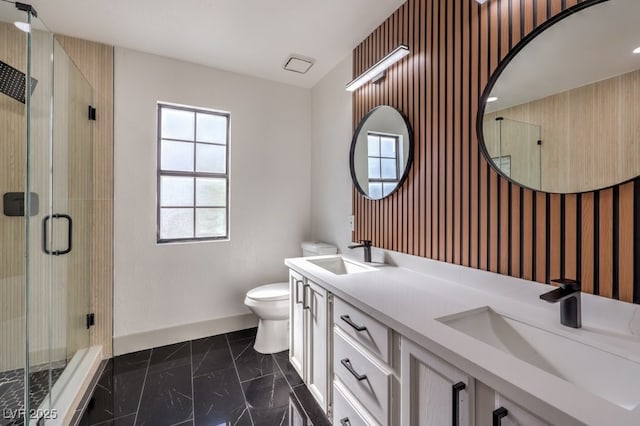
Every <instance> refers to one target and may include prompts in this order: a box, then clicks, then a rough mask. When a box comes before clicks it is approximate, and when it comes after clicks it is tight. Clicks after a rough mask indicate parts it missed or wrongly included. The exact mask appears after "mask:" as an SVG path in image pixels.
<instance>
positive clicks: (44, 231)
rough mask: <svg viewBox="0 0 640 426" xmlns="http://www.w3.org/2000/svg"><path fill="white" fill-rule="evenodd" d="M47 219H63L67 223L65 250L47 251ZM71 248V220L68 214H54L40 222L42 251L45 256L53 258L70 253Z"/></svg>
mask: <svg viewBox="0 0 640 426" xmlns="http://www.w3.org/2000/svg"><path fill="white" fill-rule="evenodd" d="M49 219H65V220H66V221H67V223H68V226H67V248H66V249H64V250H49V232H48V231H49ZM72 248H73V219H71V216H69V215H68V214H62V213H54V214H52V215H47V216H45V218H44V219H43V220H42V250H43V251H44V252H45V253H46V254H50V255H53V256H60V255H62V254H67V253H70V252H71V249H72Z"/></svg>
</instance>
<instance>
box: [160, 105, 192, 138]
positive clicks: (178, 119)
mask: <svg viewBox="0 0 640 426" xmlns="http://www.w3.org/2000/svg"><path fill="white" fill-rule="evenodd" d="M160 120H161V121H162V134H161V135H160V137H161V138H162V139H186V140H190V141H192V140H193V130H194V120H195V113H193V112H192V111H183V110H181V109H173V108H167V107H162V115H161V116H160Z"/></svg>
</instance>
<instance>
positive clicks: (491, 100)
mask: <svg viewBox="0 0 640 426" xmlns="http://www.w3.org/2000/svg"><path fill="white" fill-rule="evenodd" d="M497 100H498V97H497V96H489V97H488V98H487V103H491V102H495V101H497Z"/></svg>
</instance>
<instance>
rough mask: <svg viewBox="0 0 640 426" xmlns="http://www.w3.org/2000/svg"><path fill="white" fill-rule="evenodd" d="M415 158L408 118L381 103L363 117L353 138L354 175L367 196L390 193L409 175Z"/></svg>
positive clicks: (382, 195)
mask: <svg viewBox="0 0 640 426" xmlns="http://www.w3.org/2000/svg"><path fill="white" fill-rule="evenodd" d="M412 160H413V134H412V131H411V126H410V125H409V121H408V120H407V118H406V117H405V116H404V114H402V113H401V112H400V111H398V110H397V109H395V108H393V107H390V106H387V105H382V106H379V107H376V108H374V109H372V110H371V111H369V112H368V113H367V115H365V116H364V118H363V119H362V120H361V121H360V123H359V124H358V128H357V129H356V131H355V133H354V135H353V140H352V141H351V154H350V158H349V161H350V168H351V179H353V184H354V185H355V186H356V188H357V189H358V191H359V192H360V193H361V194H362V195H364V196H365V197H367V198H370V199H372V200H380V199H382V198H385V197H388V196H389V195H391V194H392V193H393V192H394V191H395V190H396V189H398V187H400V185H402V182H404V180H405V179H406V177H407V173H408V171H409V168H410V167H411V162H412Z"/></svg>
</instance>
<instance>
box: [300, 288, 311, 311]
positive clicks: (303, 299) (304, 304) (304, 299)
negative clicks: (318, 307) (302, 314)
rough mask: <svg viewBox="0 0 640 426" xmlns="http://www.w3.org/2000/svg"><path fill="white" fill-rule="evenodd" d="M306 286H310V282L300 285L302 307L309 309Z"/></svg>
mask: <svg viewBox="0 0 640 426" xmlns="http://www.w3.org/2000/svg"><path fill="white" fill-rule="evenodd" d="M307 288H311V285H310V284H305V285H303V286H302V309H305V310H306V309H311V305H308V304H307Z"/></svg>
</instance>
